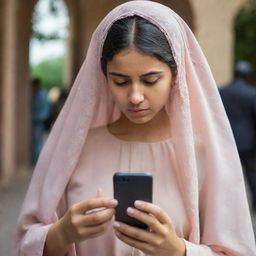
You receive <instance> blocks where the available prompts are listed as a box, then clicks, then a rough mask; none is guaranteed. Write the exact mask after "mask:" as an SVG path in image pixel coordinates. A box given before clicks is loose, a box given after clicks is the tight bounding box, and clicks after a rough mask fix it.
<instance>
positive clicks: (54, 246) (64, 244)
mask: <svg viewBox="0 0 256 256" xmlns="http://www.w3.org/2000/svg"><path fill="white" fill-rule="evenodd" d="M116 205H117V201H116V200H114V199H107V198H105V197H103V192H102V190H100V189H99V190H98V191H97V196H96V198H93V199H89V200H86V201H83V202H80V203H77V204H75V205H73V206H72V207H71V208H70V209H69V210H68V211H67V212H66V214H65V215H64V216H63V217H62V218H61V219H60V220H59V221H57V222H56V223H55V224H53V225H52V226H51V228H50V229H49V231H48V234H47V238H46V243H45V247H44V254H43V255H47V256H55V255H66V253H67V251H68V249H69V246H70V244H71V243H73V242H79V241H83V240H86V239H90V238H93V237H97V236H100V235H101V234H103V233H104V232H105V231H106V229H107V228H108V226H109V224H110V220H111V219H112V217H113V216H114V214H115V210H114V207H115V206H116Z"/></svg>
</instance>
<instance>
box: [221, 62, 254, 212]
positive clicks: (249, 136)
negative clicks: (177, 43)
mask: <svg viewBox="0 0 256 256" xmlns="http://www.w3.org/2000/svg"><path fill="white" fill-rule="evenodd" d="M251 75H252V67H251V64H250V63H248V62H246V61H239V62H237V63H236V64H235V69H234V80H233V81H231V82H230V83H229V84H227V85H226V86H224V87H223V88H221V89H220V95H221V98H222V101H223V104H224V107H225V109H226V113H227V116H228V118H229V121H230V124H231V127H232V130H233V134H234V137H235V141H236V144H237V148H238V152H239V156H240V159H241V163H242V165H243V167H244V172H245V175H246V177H247V181H248V185H249V188H250V190H251V195H252V209H253V211H254V212H256V165H255V158H256V154H255V153H256V88H254V87H253V86H252V85H250V84H248V83H247V79H248V78H249V77H250V76H251Z"/></svg>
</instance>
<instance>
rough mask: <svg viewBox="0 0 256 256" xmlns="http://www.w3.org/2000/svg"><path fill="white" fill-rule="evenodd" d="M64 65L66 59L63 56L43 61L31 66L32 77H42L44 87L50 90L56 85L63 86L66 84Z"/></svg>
mask: <svg viewBox="0 0 256 256" xmlns="http://www.w3.org/2000/svg"><path fill="white" fill-rule="evenodd" d="M64 65H65V59H64V58H63V57H60V58H56V59H51V60H47V61H43V62H41V63H40V64H38V65H36V66H34V67H31V77H32V78H40V79H41V80H42V85H43V87H44V88H46V89H48V90H49V89H51V88H52V87H55V86H57V87H59V88H61V87H63V86H64V84H63V83H64V81H63V77H64Z"/></svg>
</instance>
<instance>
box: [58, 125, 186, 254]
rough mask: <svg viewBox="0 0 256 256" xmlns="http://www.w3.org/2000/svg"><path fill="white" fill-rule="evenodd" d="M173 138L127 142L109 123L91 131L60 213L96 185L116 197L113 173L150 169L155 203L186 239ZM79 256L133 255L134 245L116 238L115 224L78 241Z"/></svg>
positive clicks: (92, 192) (89, 194) (92, 193)
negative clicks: (119, 136)
mask: <svg viewBox="0 0 256 256" xmlns="http://www.w3.org/2000/svg"><path fill="white" fill-rule="evenodd" d="M170 156H171V157H170ZM174 168H175V155H174V150H173V145H172V139H171V138H170V139H167V140H164V141H160V142H152V143H147V142H127V141H123V140H120V139H118V138H116V137H114V136H113V135H112V134H111V133H110V132H109V131H108V129H107V127H106V126H103V127H99V128H96V129H92V130H90V131H89V134H88V138H87V140H86V144H85V146H84V148H83V150H82V155H81V157H80V160H79V163H78V166H77V168H76V170H75V172H74V173H73V175H72V177H71V180H70V182H69V184H68V187H67V189H66V193H65V198H63V200H62V201H61V202H62V203H61V204H62V205H60V209H61V210H60V211H62V212H59V215H63V214H64V212H65V211H66V210H67V208H68V207H70V206H72V205H73V204H75V203H78V202H81V201H83V200H86V199H89V198H93V197H95V194H96V190H97V188H102V189H103V190H104V195H105V196H107V197H113V182H112V177H113V174H114V172H116V171H122V172H150V173H151V174H152V175H153V202H154V203H155V204H156V205H158V206H160V207H161V208H162V209H164V210H165V211H166V212H167V213H168V215H169V216H170V218H171V220H172V222H173V226H174V228H175V230H176V232H177V234H178V235H179V236H180V237H183V238H187V236H188V231H189V222H188V219H187V216H186V213H185V209H184V205H183V201H182V197H181V193H180V190H179V187H178V184H177V180H176V177H175V172H174ZM76 252H77V255H92V254H91V253H92V252H93V255H108V256H115V255H116V256H120V255H122V256H128V255H129V256H130V255H131V253H132V248H131V247H130V246H128V245H126V244H124V243H123V242H121V241H120V240H118V239H117V238H116V236H115V235H114V232H113V228H112V226H110V228H109V229H108V231H107V233H105V234H104V235H102V236H100V237H98V238H95V239H91V240H87V241H84V242H81V243H78V244H76Z"/></svg>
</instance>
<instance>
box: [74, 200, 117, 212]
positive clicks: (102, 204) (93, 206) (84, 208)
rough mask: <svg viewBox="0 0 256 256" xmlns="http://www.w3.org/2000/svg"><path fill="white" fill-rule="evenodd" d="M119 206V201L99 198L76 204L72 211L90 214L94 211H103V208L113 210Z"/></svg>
mask: <svg viewBox="0 0 256 256" xmlns="http://www.w3.org/2000/svg"><path fill="white" fill-rule="evenodd" d="M116 206H117V201H116V200H115V199H107V198H104V197H97V198H93V199H88V200H86V201H83V202H81V203H78V204H75V205H73V206H72V210H73V211H75V212H77V213H81V214H84V213H88V211H90V213H91V212H92V210H96V211H97V209H98V210H99V209H102V208H109V207H110V208H113V207H116Z"/></svg>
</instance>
